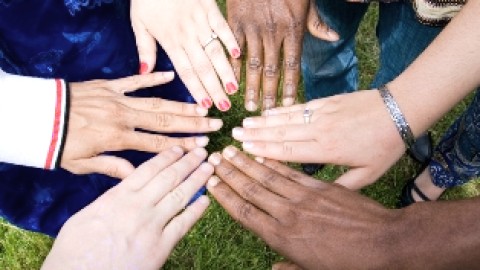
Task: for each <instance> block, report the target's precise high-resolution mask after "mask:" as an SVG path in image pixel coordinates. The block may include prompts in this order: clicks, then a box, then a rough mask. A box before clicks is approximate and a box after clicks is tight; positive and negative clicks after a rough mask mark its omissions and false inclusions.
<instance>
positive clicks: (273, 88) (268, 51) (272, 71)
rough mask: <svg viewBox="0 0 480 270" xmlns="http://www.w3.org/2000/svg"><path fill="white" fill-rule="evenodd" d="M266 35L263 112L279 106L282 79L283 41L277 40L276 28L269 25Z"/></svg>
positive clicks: (264, 41) (264, 44)
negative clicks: (278, 90)
mask: <svg viewBox="0 0 480 270" xmlns="http://www.w3.org/2000/svg"><path fill="white" fill-rule="evenodd" d="M266 31H267V33H265V34H264V37H265V38H264V40H263V46H264V48H265V67H264V70H263V91H262V110H269V109H272V108H274V107H275V106H276V104H277V89H278V81H279V79H280V67H279V62H280V60H279V58H280V48H281V47H282V42H281V40H277V39H276V38H275V27H274V26H271V27H270V25H268V24H267V30H266Z"/></svg>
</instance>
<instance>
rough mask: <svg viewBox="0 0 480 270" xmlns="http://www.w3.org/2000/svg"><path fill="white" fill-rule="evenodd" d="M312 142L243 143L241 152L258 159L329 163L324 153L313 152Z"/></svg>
mask: <svg viewBox="0 0 480 270" xmlns="http://www.w3.org/2000/svg"><path fill="white" fill-rule="evenodd" d="M312 145H314V143H313V142H279V143H277V142H250V141H249V142H243V143H242V147H243V150H244V151H246V152H248V153H250V154H252V155H254V156H258V157H265V158H270V159H275V160H281V161H290V162H299V163H331V162H328V161H329V160H328V156H326V155H324V153H318V152H314V149H312Z"/></svg>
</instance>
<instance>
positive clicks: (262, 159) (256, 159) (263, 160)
mask: <svg viewBox="0 0 480 270" xmlns="http://www.w3.org/2000/svg"><path fill="white" fill-rule="evenodd" d="M255 161H257V162H258V163H260V164H263V163H264V162H265V158H263V157H255Z"/></svg>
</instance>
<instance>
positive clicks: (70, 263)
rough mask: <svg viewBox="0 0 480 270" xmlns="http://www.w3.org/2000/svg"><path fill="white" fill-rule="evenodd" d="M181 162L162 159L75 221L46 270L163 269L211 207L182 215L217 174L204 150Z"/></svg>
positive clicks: (204, 202) (171, 153)
mask: <svg viewBox="0 0 480 270" xmlns="http://www.w3.org/2000/svg"><path fill="white" fill-rule="evenodd" d="M182 156H183V151H182V149H181V148H179V147H174V148H172V149H170V150H167V151H165V152H163V153H161V154H159V155H158V156H156V157H154V158H152V159H151V160H149V161H147V162H146V163H144V164H143V165H141V166H140V167H139V168H138V169H137V170H135V172H134V173H133V174H132V175H130V176H129V177H127V178H126V179H125V180H123V181H122V182H121V183H120V184H118V185H117V186H115V187H114V188H112V189H110V190H109V191H107V192H106V193H105V194H104V195H102V196H101V197H99V198H98V199H97V200H95V201H94V202H93V203H92V204H90V205H89V206H87V207H86V208H85V209H83V210H81V211H80V212H78V213H77V214H75V215H74V216H73V217H71V218H70V219H69V220H68V221H67V222H66V223H65V225H64V226H63V228H62V229H61V230H60V233H59V235H58V237H57V239H56V240H55V242H54V245H53V248H52V250H51V252H50V254H49V255H48V257H47V259H46V260H45V263H44V265H43V267H42V269H44V270H52V269H62V270H64V269H65V270H68V269H78V268H79V267H81V268H82V269H102V270H107V269H112V270H113V269H115V270H117V269H145V270H148V269H152V270H156V269H159V268H160V267H161V266H162V265H163V264H164V263H165V261H166V259H167V257H168V255H169V254H170V252H171V251H172V249H173V247H174V246H175V245H176V244H177V242H178V241H179V240H180V239H181V238H182V237H183V236H184V235H185V234H186V233H187V231H188V230H189V229H190V228H191V227H192V226H193V225H194V224H195V222H196V221H197V220H198V219H199V218H200V217H201V215H202V214H203V212H204V211H205V209H206V208H207V206H208V204H209V200H208V197H207V196H201V197H200V198H199V199H197V201H195V202H194V203H193V204H191V205H189V206H188V207H187V208H186V209H185V210H183V209H184V207H185V206H186V205H187V203H188V202H189V200H190V198H192V196H193V195H194V194H195V193H196V192H197V191H198V190H199V189H200V188H201V187H202V186H203V185H204V184H205V183H206V181H207V179H208V178H209V177H210V176H211V175H212V173H213V168H212V166H211V165H209V164H208V163H204V164H202V165H200V164H201V163H202V162H203V161H204V160H205V158H206V156H207V152H206V151H205V150H204V149H201V148H197V149H195V150H193V151H192V152H190V153H188V154H186V155H185V156H183V157H182ZM199 165H200V167H198V166H199ZM197 167H198V168H197ZM190 174H191V175H190ZM185 179H186V180H185ZM182 210H183V211H182Z"/></svg>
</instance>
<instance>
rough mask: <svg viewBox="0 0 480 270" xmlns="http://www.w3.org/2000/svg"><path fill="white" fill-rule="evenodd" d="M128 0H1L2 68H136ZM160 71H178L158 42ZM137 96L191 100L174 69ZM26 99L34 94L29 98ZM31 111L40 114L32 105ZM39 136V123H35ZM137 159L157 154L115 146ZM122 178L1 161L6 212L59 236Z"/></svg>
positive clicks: (105, 74)
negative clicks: (168, 80)
mask: <svg viewBox="0 0 480 270" xmlns="http://www.w3.org/2000/svg"><path fill="white" fill-rule="evenodd" d="M129 4H130V3H129V1H122V0H119V1H117V0H64V1H58V0H28V1H27V0H0V67H1V68H2V69H3V70H4V71H6V72H9V73H14V74H21V75H28V76H38V77H44V78H64V79H66V80H67V81H70V82H76V81H85V80H91V79H115V78H120V77H125V76H129V75H133V74H136V73H138V70H139V62H138V54H137V49H136V44H135V39H134V35H133V32H132V29H131V25H130V19H129ZM155 70H173V66H172V63H171V62H170V60H169V59H168V57H167V55H166V54H165V52H164V51H163V50H162V49H161V48H159V50H158V59H157V66H156V67H155ZM132 95H134V96H145V97H146V96H157V97H163V98H167V99H172V100H178V101H184V102H191V103H192V102H193V98H192V97H191V96H190V94H189V93H188V91H187V89H186V87H185V86H184V85H183V83H182V82H181V81H180V80H179V79H178V76H176V78H175V80H174V81H173V82H171V83H169V84H167V85H163V86H158V87H153V88H149V89H144V90H140V91H137V92H135V93H133V94H132ZM25 98H28V97H25ZM25 113H35V112H31V111H28V108H26V112H25ZM31 132H32V136H35V135H34V134H35V130H31ZM116 155H118V156H122V157H126V158H127V159H128V160H130V161H132V163H134V164H135V165H138V164H140V163H141V162H143V161H145V160H147V159H149V158H150V157H152V156H153V154H147V153H141V152H136V151H124V152H120V153H116ZM116 183H118V182H117V180H115V179H112V178H109V177H107V176H103V175H97V174H92V175H85V176H77V175H73V174H71V173H69V172H67V171H64V170H62V169H58V170H56V171H44V170H40V169H34V168H26V167H21V166H14V165H9V164H5V163H0V214H1V216H3V217H4V218H6V219H7V220H8V221H10V222H12V223H13V224H15V225H17V226H19V227H22V228H25V229H28V230H32V231H38V232H42V233H45V234H48V235H51V236H55V235H56V234H57V233H58V231H59V229H60V228H61V226H62V225H63V223H64V222H65V221H66V220H67V219H68V218H69V217H70V216H71V215H73V214H74V213H76V212H77V211H78V210H80V209H82V208H83V207H85V206H86V205H88V204H89V203H90V202H91V201H93V200H94V199H95V198H97V197H98V196H100V195H101V194H102V193H103V192H105V191H106V190H107V189H109V188H111V187H112V186H114V185H115V184H116Z"/></svg>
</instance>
